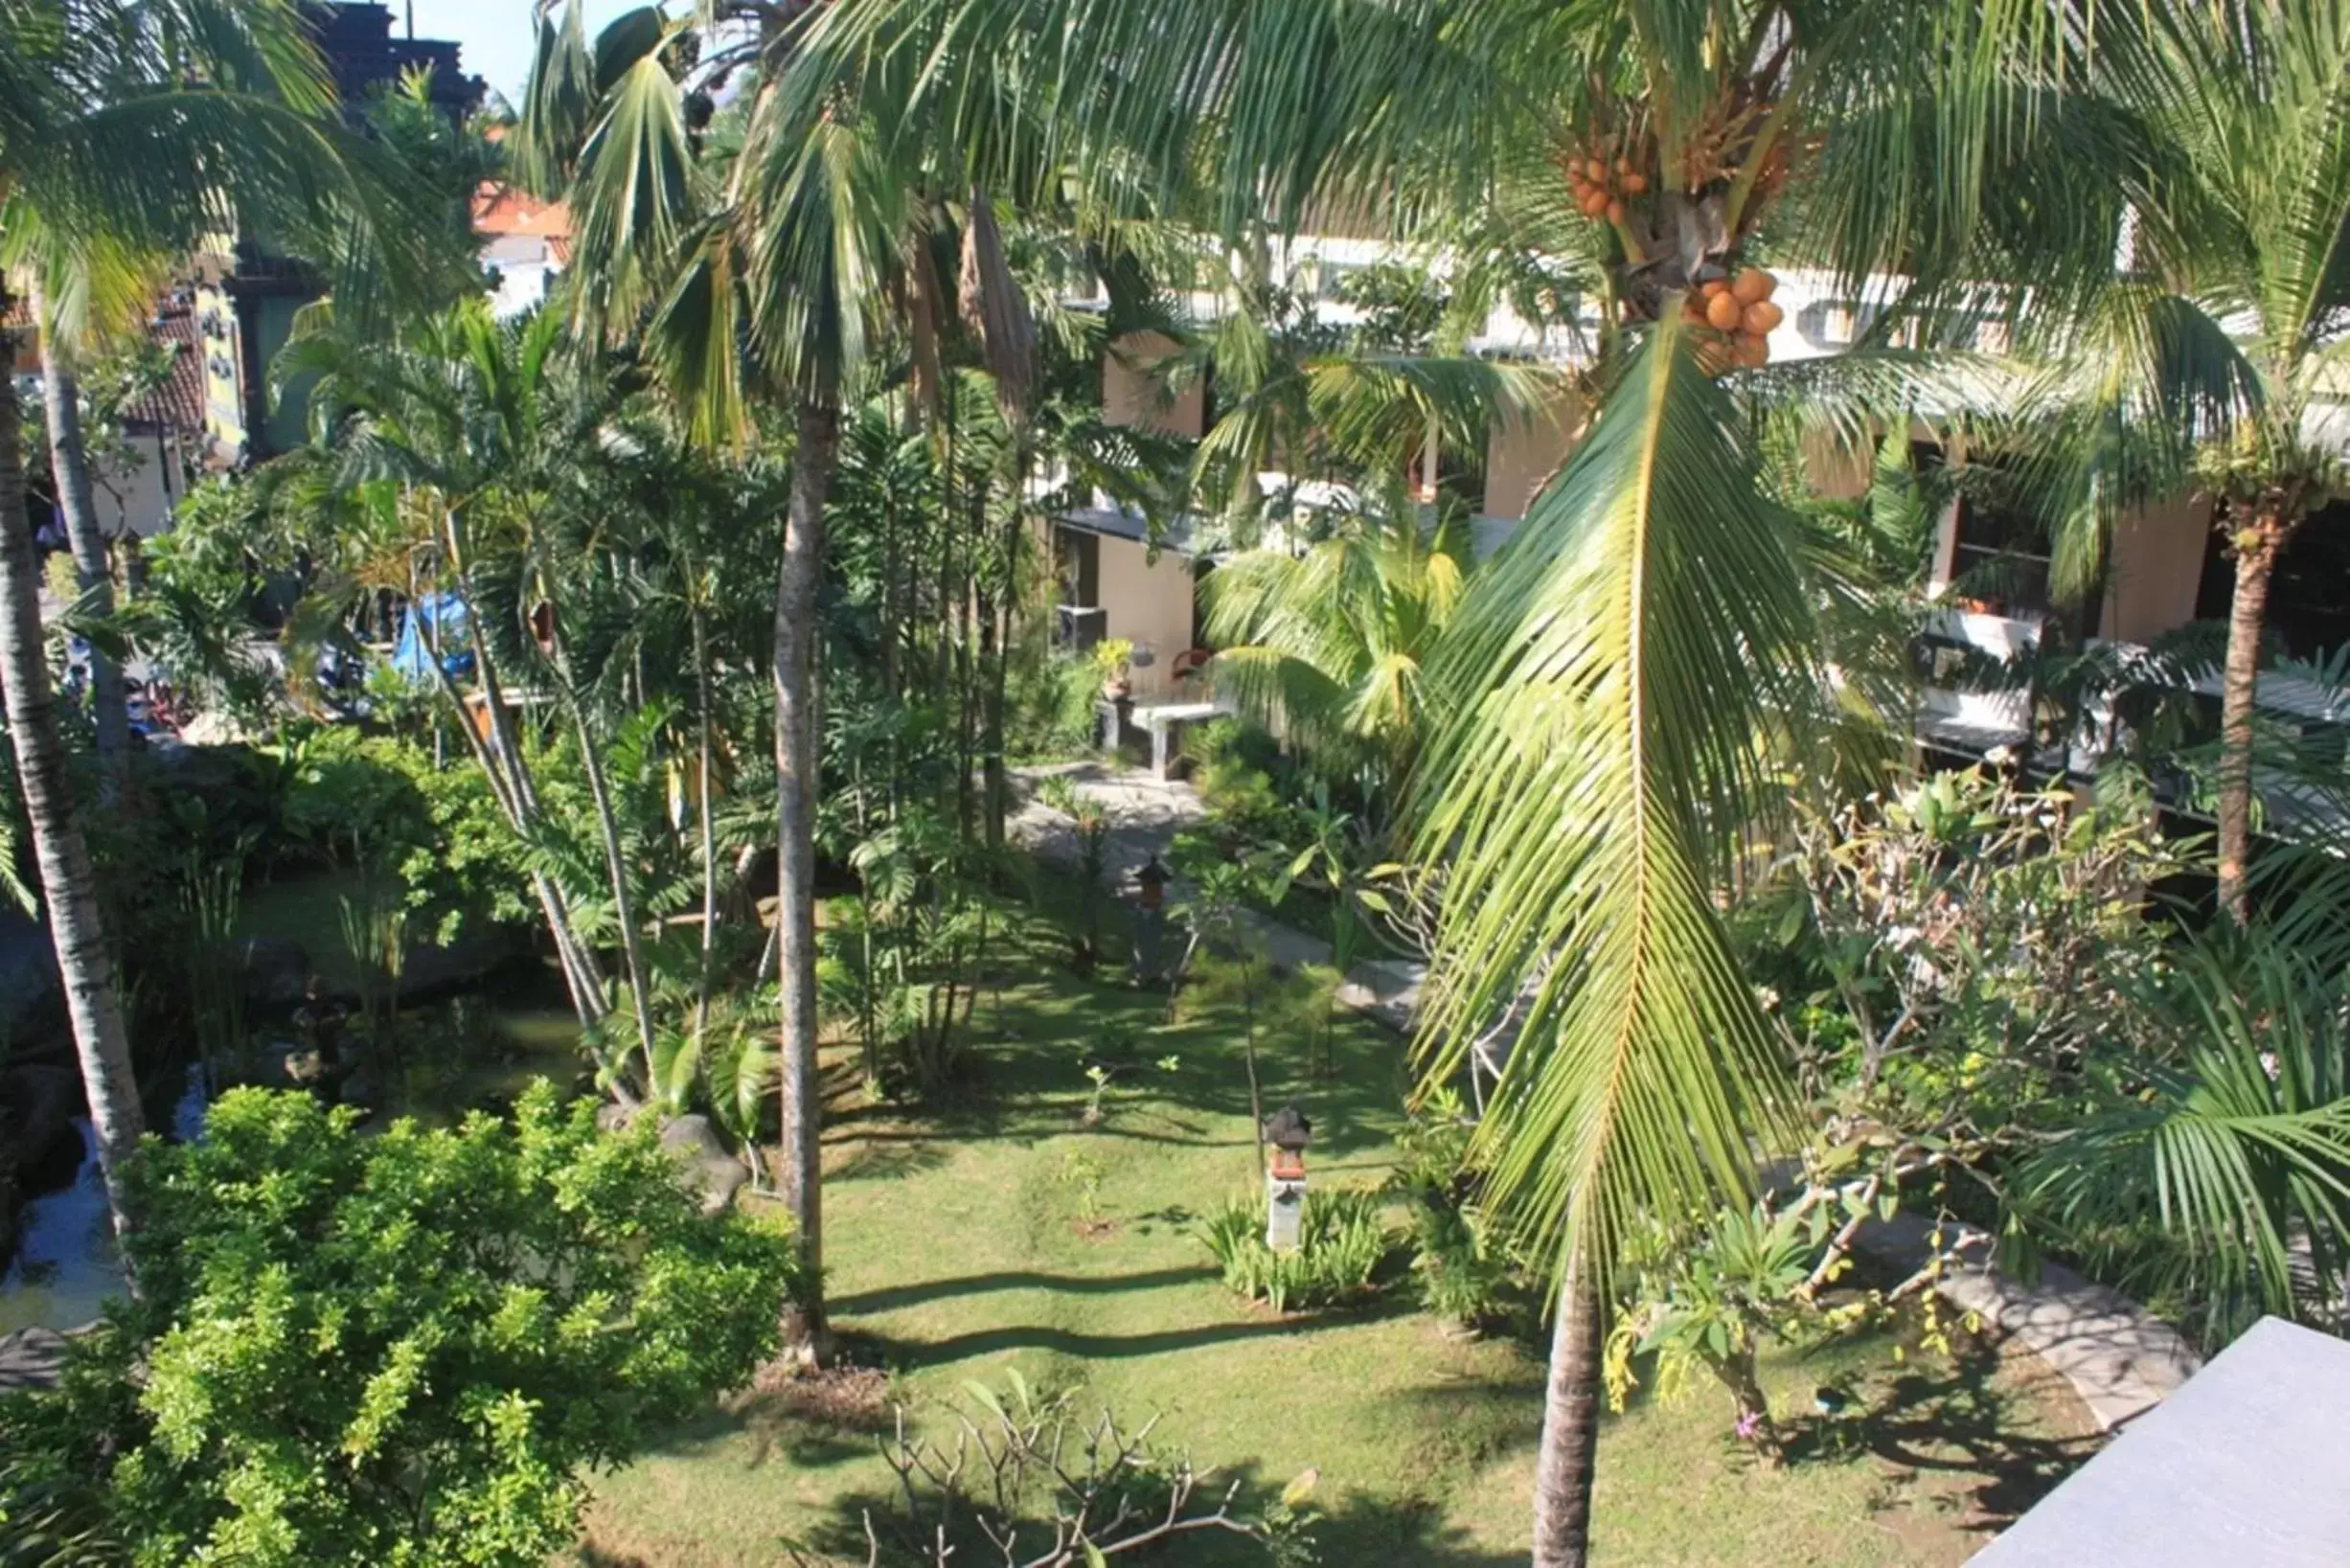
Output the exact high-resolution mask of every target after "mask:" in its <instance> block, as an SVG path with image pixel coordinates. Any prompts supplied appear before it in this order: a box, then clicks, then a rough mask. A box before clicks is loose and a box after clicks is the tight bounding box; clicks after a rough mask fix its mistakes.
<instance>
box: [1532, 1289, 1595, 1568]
mask: <svg viewBox="0 0 2350 1568" xmlns="http://www.w3.org/2000/svg"><path fill="white" fill-rule="evenodd" d="M1603 1316H1604V1314H1603V1313H1602V1311H1601V1308H1600V1301H1599V1294H1598V1292H1597V1291H1596V1290H1594V1289H1593V1288H1592V1284H1591V1278H1590V1270H1589V1265H1588V1262H1587V1261H1586V1258H1585V1255H1584V1252H1583V1249H1582V1248H1581V1247H1577V1248H1576V1250H1575V1252H1574V1253H1573V1255H1572V1256H1570V1257H1569V1259H1568V1260H1567V1265H1566V1283H1565V1284H1563V1285H1562V1286H1561V1287H1560V1291H1559V1318H1558V1323H1557V1325H1556V1327H1555V1328H1554V1329H1552V1332H1551V1339H1550V1381H1549V1384H1548V1386H1547V1389H1546V1390H1545V1392H1544V1394H1543V1398H1542V1443H1541V1447H1540V1449H1539V1450H1538V1451H1537V1453H1536V1455H1535V1461H1534V1568H1583V1565H1584V1563H1585V1562H1586V1561H1587V1560H1588V1558H1589V1556H1590V1550H1591V1478H1592V1475H1593V1473H1594V1471H1595V1469H1596V1467H1597V1465H1598V1461H1599V1400H1600V1327H1601V1320H1602V1318H1603Z"/></svg>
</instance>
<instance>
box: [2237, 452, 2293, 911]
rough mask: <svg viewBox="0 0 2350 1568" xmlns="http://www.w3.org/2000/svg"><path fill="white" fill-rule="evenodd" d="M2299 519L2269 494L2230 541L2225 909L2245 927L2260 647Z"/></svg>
mask: <svg viewBox="0 0 2350 1568" xmlns="http://www.w3.org/2000/svg"><path fill="white" fill-rule="evenodd" d="M2296 521H2298V519H2297V518H2295V517H2293V515H2292V514H2291V510H2290V508H2289V507H2288V506H2287V505H2286V504H2285V502H2284V499H2283V497H2281V496H2279V495H2276V494H2274V493H2273V492H2271V493H2270V494H2269V495H2265V496H2263V497H2262V499H2261V503H2260V506H2259V509H2258V510H2257V511H2254V512H2253V513H2252V515H2251V517H2250V518H2249V520H2248V521H2247V523H2246V525H2245V526H2244V527H2243V528H2241V529H2238V530H2237V531H2236V532H2235V534H2233V536H2232V538H2231V541H2230V543H2231V546H2232V548H2233V550H2234V553H2235V557H2236V588H2235V593H2234V595H2233V596H2232V597H2231V599H2230V600H2229V602H2228V608H2227V658H2226V662H2225V665H2224V667H2223V669H2222V673H2221V677H2220V769H2219V818H2220V823H2219V826H2220V844H2219V856H2220V868H2219V869H2220V908H2221V910H2222V911H2223V912H2224V913H2225V915H2226V916H2227V918H2228V919H2229V920H2233V921H2235V922H2236V923H2237V924H2238V925H2242V924H2244V923H2245V921H2246V920H2247V919H2248V918H2249V917H2250V914H2251V895H2250V891H2249V882H2250V872H2251V857H2252V711H2253V705H2254V702H2255V699H2256V698H2257V697H2258V695H2259V690H2260V643H2261V637H2262V634H2263V633H2264V632H2265V630H2266V629H2267V626H2268V621H2269V587H2270V582H2271V581H2272V580H2273V579H2274V577H2275V574H2276V559H2277V557H2278V556H2280V555H2282V554H2283V553H2284V549H2285V541H2286V540H2287V539H2288V538H2289V537H2290V536H2291V535H2292V533H2293V524H2294V523H2295V522H2296Z"/></svg>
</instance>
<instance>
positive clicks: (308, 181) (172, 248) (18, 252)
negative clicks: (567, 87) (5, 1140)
mask: <svg viewBox="0 0 2350 1568" xmlns="http://www.w3.org/2000/svg"><path fill="white" fill-rule="evenodd" d="M419 217H420V213H419V211H418V210H417V209H416V207H415V205H414V203H413V202H412V201H411V200H410V199H409V198H408V196H407V195H406V194H405V193H403V187H402V182H401V181H400V180H399V177H398V176H397V174H396V172H395V171H394V170H393V169H392V166H390V165H389V164H388V163H387V162H386V161H385V160H384V159H383V157H382V156H381V154H380V153H379V152H378V151H377V150H376V149H375V148H371V147H370V146H369V145H368V144H367V143H366V142H365V141H364V140H363V139H361V138H359V137H357V136H355V135H354V134H352V133H351V132H349V131H348V130H347V129H346V128H345V127H344V125H342V122H341V121H340V119H339V118H338V117H337V116H336V113H335V108H334V102H333V95H332V91H331V88H330V87H329V85H328V83H327V79H326V77H325V74H324V71H323V68H322V67H321V65H320V63H319V61H318V58H317V56H316V53H315V51H314V50H313V48H312V47H311V44H310V42H309V39H308V34H306V33H305V32H304V30H303V27H302V24H301V22H300V21H299V19H298V18H297V16H296V14H295V12H294V11H293V9H292V8H291V7H290V6H286V5H283V4H279V3H277V0H98V3H96V4H94V5H82V4H77V5H73V6H67V5H63V4H58V3H56V0H0V262H5V263H6V264H5V267H0V316H4V315H5V314H6V313H7V309H6V307H7V306H8V305H9V303H10V302H9V295H10V291H11V287H12V286H14V282H13V281H14V280H17V279H28V281H29V274H31V273H33V272H37V278H38V282H39V283H40V284H41V287H42V294H43V304H44V307H45V308H44V310H43V312H42V314H43V316H44V318H45V320H46V321H47V322H49V323H55V322H57V321H60V320H64V321H73V320H78V319H85V314H84V312H83V310H82V309H81V308H80V307H84V306H87V305H88V304H89V303H90V293H89V291H90V289H91V287H92V286H93V284H97V283H103V282H104V281H105V280H108V279H114V278H121V277H124V276H135V275H136V272H137V269H135V268H129V269H125V268H124V267H122V266H121V265H120V262H121V261H122V259H123V258H125V257H153V256H171V255H174V254H178V253H180V252H182V251H185V250H187V249H190V248H192V247H194V245H195V244H197V243H198V242H199V241H201V240H203V239H205V238H206V237H208V236H211V235H217V234H220V233H224V232H225V233H236V232H240V229H241V230H243V231H245V232H251V229H252V226H253V225H255V224H256V223H266V225H267V226H268V228H269V232H270V233H271V234H272V235H273V236H274V237H276V238H279V239H283V240H285V242H286V243H288V245H289V246H290V247H291V248H293V249H295V250H296V251H298V252H300V253H303V254H308V255H311V256H315V257H319V258H321V259H323V260H325V261H329V262H330V263H331V270H332V272H333V275H334V278H335V281H336V285H337V287H338V289H340V290H341V291H342V293H343V295H344V298H345V299H346V301H347V303H348V304H349V305H350V307H352V308H354V310H355V309H357V308H358V307H361V306H362V305H363V304H365V303H367V300H368V299H369V298H372V297H374V296H372V295H370V294H369V293H368V291H367V290H366V288H364V287H363V286H362V285H363V284H368V283H371V282H372V283H375V284H381V283H385V282H390V283H393V284H399V283H402V282H404V281H407V280H412V279H414V278H418V277H422V276H424V275H426V274H428V273H430V272H432V271H433V270H434V269H435V268H436V267H437V266H439V265H442V264H444V262H443V261H440V260H436V259H434V258H432V257H430V256H429V255H427V254H426V253H425V252H424V251H423V250H422V248H421V247H420V246H419V244H418V243H417V242H416V241H415V240H413V239H411V238H410V236H411V234H412V232H413V233H421V227H420V228H417V229H415V230H412V229H411V225H412V224H416V223H417V222H418V219H419ZM77 295H79V299H77ZM118 303H119V302H118ZM142 303H144V302H142ZM17 418H18V416H17V405H16V394H15V383H14V381H13V379H12V378H11V377H10V376H6V375H0V686H4V687H5V689H6V693H7V706H8V718H9V734H10V739H11V742H12V743H13V745H14V747H15V751H16V758H17V765H18V782H19V786H20V787H21V789H22V790H23V793H24V799H25V807H26V812H27V815H28V816H29V818H30V819H31V822H32V827H33V838H34V854H35V858H36V860H37V862H38V864H39V867H40V872H41V889H42V898H43V902H44V905H45V908H46V912H47V916H48V921H49V928H50V935H51V939H52V942H53V943H54V945H55V947H56V950H57V964H58V967H59V969H60V971H61V972H62V974H63V977H64V984H65V993H66V1006H67V1011H68V1014H69V1015H70V1017H71V1020H72V1024H73V1030H74V1040H75V1045H76V1048H77V1050H78V1052H79V1053H80V1060H81V1075H82V1083H83V1088H84V1092H85V1094H86V1096H87V1098H88V1102H89V1109H90V1120H91V1124H92V1126H93V1127H94V1129H95V1130H96V1133H97V1139H98V1146H99V1161H100V1166H101V1169H102V1170H103V1172H104V1175H105V1180H106V1191H107V1197H108V1202H109V1205H110V1207H111V1210H112V1215H113V1219H114V1224H115V1227H116V1229H117V1230H118V1232H119V1231H121V1230H122V1229H124V1228H125V1227H126V1226H127V1225H128V1224H129V1223H130V1220H131V1217H132V1216H131V1215H130V1213H129V1211H128V1209H127V1207H126V1205H125V1188H124V1185H123V1166H124V1164H125V1161H126V1160H127V1159H128V1158H129V1157H130V1155H131V1154H132V1152H133V1151H134V1150H135V1149H136V1148H137V1146H138V1139H139V1135H140V1132H141V1130H142V1127H143V1121H144V1119H143V1116H142V1114H141V1111H140V1107H139V1096H138V1084H137V1079H136V1077H135V1074H134V1071H133V1068H132V1065H131V1058H130V1048H129V1041H128V1039H127V1037H126V1035H125V1030H124V1025H123V1013H122V1007H121V1003H120V1001H119V999H118V998H117V996H116V994H115V980H116V971H115V964H114V957H113V954H112V953H111V951H110V949H109V947H108V944H107V941H106V935H105V932H104V930H103V926H102V923H101V920H100V917H99V904H98V898H97V893H96V889H95V887H94V885H93V882H92V874H91V868H90V858H89V852H88V847H87V844H86V842H85V840H84V838H83V835H82V832H81V829H80V823H79V821H78V820H77V817H76V813H75V808H74V798H73V793H72V785H71V784H70V782H69V779H68V759H67V755H66V750H65V745H64V741H63V739H62V737H61V736H60V734H59V731H58V728H57V710H56V693H54V691H53V690H52V688H51V685H50V681H49V671H48V665H47V660H46V657H45V654H44V648H43V637H42V630H41V622H40V608H39V578H38V574H37V572H36V571H35V568H34V557H33V539H32V530H31V527H30V524H29V522H28V520H27V516H26V507H25V489H24V467H23V461H22V459H23V454H22V451H21V449H20V446H19V438H18V434H17V430H18V426H17Z"/></svg>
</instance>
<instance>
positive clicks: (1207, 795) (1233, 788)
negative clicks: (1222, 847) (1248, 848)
mask: <svg viewBox="0 0 2350 1568" xmlns="http://www.w3.org/2000/svg"><path fill="white" fill-rule="evenodd" d="M1269 743H1270V742H1269V738H1267V737H1266V736H1265V734H1264V732H1263V731H1261V730H1254V729H1252V728H1251V727H1250V726H1248V725H1245V724H1243V723H1242V722H1241V721H1240V720H1238V719H1236V718H1219V719H1216V720H1214V721H1212V722H1210V723H1206V724H1202V725H1200V726H1199V727H1198V729H1196V730H1194V731H1193V732H1192V733H1191V734H1190V735H1188V736H1186V737H1184V741H1183V748H1184V754H1185V755H1186V756H1188V757H1190V758H1191V760H1192V763H1193V767H1194V770H1195V771H1194V773H1193V776H1192V778H1193V783H1194V784H1196V785H1197V786H1198V790H1199V800H1200V803H1201V804H1202V805H1204V806H1205V807H1207V812H1208V822H1209V824H1210V825H1211V826H1212V827H1213V828H1214V829H1215V830H1216V835H1217V836H1218V837H1219V838H1220V839H1221V840H1223V841H1224V842H1225V843H1226V845H1227V846H1232V845H1239V844H1248V843H1265V842H1269V841H1276V840H1279V839H1280V838H1281V836H1282V834H1283V831H1284V829H1286V828H1287V827H1288V825H1289V808H1288V807H1286V806H1284V805H1283V804H1282V800H1281V795H1280V792H1279V791H1278V790H1276V789H1275V788H1274V787H1273V771H1272V765H1273V763H1274V761H1276V760H1275V759H1273V758H1268V757H1267V756H1266V748H1267V747H1268V746H1269Z"/></svg>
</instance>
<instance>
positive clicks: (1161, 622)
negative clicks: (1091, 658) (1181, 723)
mask: <svg viewBox="0 0 2350 1568" xmlns="http://www.w3.org/2000/svg"><path fill="white" fill-rule="evenodd" d="M1150 557H1151V552H1150V550H1149V549H1148V548H1147V547H1146V546H1144V545H1142V544H1141V543H1139V542H1137V541H1135V540H1132V539H1115V538H1107V537H1106V538H1104V539H1103V540H1102V544H1101V557H1100V570H1101V583H1102V608H1103V610H1104V611H1105V612H1107V613H1106V614H1105V615H1104V617H1103V620H1104V623H1105V627H1106V629H1105V633H1104V634H1105V635H1106V636H1110V637H1123V638H1125V639H1127V640H1128V641H1129V642H1130V643H1132V644H1133V645H1134V648H1135V651H1136V652H1137V653H1143V652H1148V653H1149V654H1150V656H1151V662H1150V663H1149V664H1148V665H1144V666H1138V667H1136V669H1135V670H1134V671H1133V682H1134V700H1135V701H1136V702H1165V701H1168V700H1170V699H1171V698H1173V697H1174V696H1175V655H1176V654H1178V653H1181V652H1183V651H1184V650H1185V649H1186V648H1190V647H1191V646H1192V562H1191V557H1189V556H1182V555H1177V554H1176V553H1175V551H1172V550H1162V551H1160V552H1159V554H1158V559H1156V560H1155V561H1154V560H1152V559H1151V558H1150Z"/></svg>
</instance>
